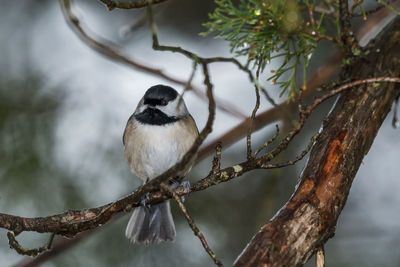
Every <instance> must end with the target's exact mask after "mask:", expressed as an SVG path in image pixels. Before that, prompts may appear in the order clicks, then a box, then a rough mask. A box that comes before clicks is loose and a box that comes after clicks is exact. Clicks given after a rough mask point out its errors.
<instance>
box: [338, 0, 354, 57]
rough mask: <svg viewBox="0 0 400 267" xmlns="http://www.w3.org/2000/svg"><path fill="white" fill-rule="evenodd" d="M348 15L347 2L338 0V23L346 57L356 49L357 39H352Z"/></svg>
mask: <svg viewBox="0 0 400 267" xmlns="http://www.w3.org/2000/svg"><path fill="white" fill-rule="evenodd" d="M350 18H351V17H350V13H349V1H348V0H339V23H340V31H341V39H342V42H343V44H344V50H345V53H346V54H347V55H346V56H350V55H352V53H351V51H352V48H357V47H358V42H357V39H356V38H355V37H354V33H353V30H352V29H351V22H350Z"/></svg>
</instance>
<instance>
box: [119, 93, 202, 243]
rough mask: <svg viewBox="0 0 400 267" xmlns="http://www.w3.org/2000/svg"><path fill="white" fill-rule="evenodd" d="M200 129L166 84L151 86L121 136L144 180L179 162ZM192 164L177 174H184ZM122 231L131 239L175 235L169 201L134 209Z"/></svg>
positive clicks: (129, 159) (149, 239)
mask: <svg viewBox="0 0 400 267" xmlns="http://www.w3.org/2000/svg"><path fill="white" fill-rule="evenodd" d="M198 134H199V132H198V130H197V126H196V123H195V121H194V120H193V118H192V116H191V115H190V113H189V112H188V110H187V108H186V105H185V102H184V101H183V99H182V97H181V95H179V94H178V92H176V91H175V90H174V89H173V88H171V87H169V86H165V85H156V86H153V87H150V88H149V89H148V90H147V91H146V93H145V94H144V96H143V98H142V99H141V100H140V102H139V104H138V106H137V108H136V110H135V112H134V113H133V115H132V116H131V117H130V118H129V120H128V122H127V124H126V128H125V132H124V136H123V143H124V145H125V159H126V160H127V162H128V164H129V167H130V168H131V170H132V172H134V173H135V174H136V175H137V176H138V177H139V178H140V179H142V180H143V181H144V182H146V181H148V180H151V179H153V178H155V177H157V176H158V175H160V174H162V173H163V172H164V171H166V170H168V169H169V168H170V167H172V166H174V165H175V164H176V163H177V162H179V161H180V160H181V159H182V158H183V156H184V155H185V154H186V152H187V151H188V150H189V149H190V148H191V147H192V145H193V143H194V141H195V139H196V138H197V136H198ZM193 163H194V159H193V162H192V164H189V166H188V167H187V168H186V169H185V170H183V171H182V173H179V174H178V177H179V178H183V177H184V176H185V175H186V174H187V173H188V172H189V171H190V169H191V168H192V165H193ZM125 235H126V237H127V238H129V239H130V240H131V241H132V243H139V244H153V243H155V244H157V243H160V242H162V241H172V240H174V238H175V225H174V221H173V219H172V215H171V210H170V205H169V201H164V202H161V203H159V204H155V205H151V206H139V207H137V208H135V210H134V211H133V214H132V217H131V219H130V220H129V223H128V226H127V227H126V232H125Z"/></svg>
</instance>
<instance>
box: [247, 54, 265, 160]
mask: <svg viewBox="0 0 400 267" xmlns="http://www.w3.org/2000/svg"><path fill="white" fill-rule="evenodd" d="M261 66H262V57H260V60H259V61H258V67H257V71H256V79H257V80H258V79H259V77H260V70H261ZM254 89H255V92H256V104H255V105H254V109H253V112H252V113H251V117H250V126H249V129H248V131H247V138H246V139H247V160H251V159H252V158H253V155H252V154H253V153H252V148H251V133H252V132H253V124H254V119H255V118H256V114H257V110H258V109H259V108H260V89H259V88H258V84H257V83H255V84H254Z"/></svg>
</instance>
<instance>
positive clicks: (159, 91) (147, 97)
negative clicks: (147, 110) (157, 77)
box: [143, 84, 178, 106]
mask: <svg viewBox="0 0 400 267" xmlns="http://www.w3.org/2000/svg"><path fill="white" fill-rule="evenodd" d="M177 96H178V92H177V91H175V89H174V88H172V87H169V86H166V85H162V84H159V85H155V86H152V87H150V88H149V89H147V91H146V93H145V94H144V97H143V99H144V104H145V105H152V106H166V105H167V104H168V102H169V101H171V100H174V99H175V98H176V97H177Z"/></svg>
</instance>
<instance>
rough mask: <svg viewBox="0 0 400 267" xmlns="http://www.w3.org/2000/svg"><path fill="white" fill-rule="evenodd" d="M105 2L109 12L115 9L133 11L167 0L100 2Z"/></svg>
mask: <svg viewBox="0 0 400 267" xmlns="http://www.w3.org/2000/svg"><path fill="white" fill-rule="evenodd" d="M100 1H101V2H103V3H104V4H105V5H106V6H107V7H108V9H109V10H113V9H115V8H121V9H133V8H142V7H147V6H149V5H153V4H159V3H162V2H165V1H166V0H137V1H130V2H123V1H116V0H100Z"/></svg>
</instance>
